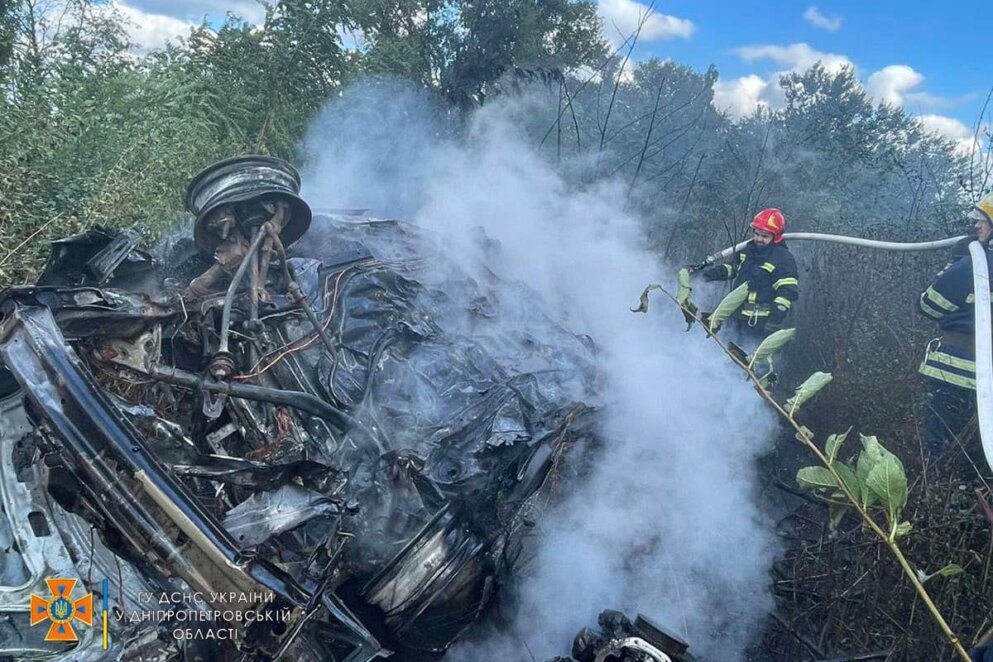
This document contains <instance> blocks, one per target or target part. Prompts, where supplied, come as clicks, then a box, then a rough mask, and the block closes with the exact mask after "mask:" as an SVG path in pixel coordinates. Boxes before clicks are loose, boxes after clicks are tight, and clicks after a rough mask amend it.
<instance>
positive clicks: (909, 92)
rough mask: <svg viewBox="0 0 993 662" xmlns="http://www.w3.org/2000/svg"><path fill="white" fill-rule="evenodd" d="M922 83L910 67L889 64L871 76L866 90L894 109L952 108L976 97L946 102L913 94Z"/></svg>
mask: <svg viewBox="0 0 993 662" xmlns="http://www.w3.org/2000/svg"><path fill="white" fill-rule="evenodd" d="M923 82H924V76H923V75H922V74H921V73H920V72H918V71H916V70H914V68H913V67H909V66H907V65H905V64H891V65H889V66H887V67H883V68H882V69H880V70H879V71H876V72H874V73H873V74H872V75H870V76H869V79H868V80H867V81H866V84H865V89H866V91H867V92H868V93H869V94H870V95H871V96H872V97H874V98H875V99H876V100H877V101H885V102H886V103H889V104H892V105H894V106H907V107H909V108H911V109H913V110H937V109H939V108H954V107H956V106H961V105H962V104H964V103H968V102H969V101H971V100H972V99H974V98H975V95H972V94H967V95H964V96H961V97H956V98H951V99H949V98H945V97H940V96H938V95H935V94H930V93H929V92H916V91H913V90H914V88H917V87H919V86H920V84H921V83H923ZM934 117H939V116H938V115H935V116H934Z"/></svg>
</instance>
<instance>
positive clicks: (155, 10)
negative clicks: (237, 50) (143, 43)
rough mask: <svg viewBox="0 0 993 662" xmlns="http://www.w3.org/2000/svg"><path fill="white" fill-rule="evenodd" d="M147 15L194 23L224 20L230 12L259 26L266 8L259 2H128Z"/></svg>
mask: <svg viewBox="0 0 993 662" xmlns="http://www.w3.org/2000/svg"><path fill="white" fill-rule="evenodd" d="M128 4H129V5H131V6H132V7H133V8H135V9H137V10H139V11H141V12H144V13H145V14H152V15H163V16H167V17H172V18H175V19H179V20H183V21H188V22H192V23H201V22H202V21H203V19H204V17H210V18H213V19H221V20H223V19H224V18H225V16H227V14H228V12H230V13H232V14H234V15H235V16H238V17H239V18H242V19H244V20H245V21H248V22H249V23H253V24H255V25H258V24H259V23H261V22H262V21H263V20H265V7H264V6H262V4H261V3H260V2H257V0H178V1H177V0H128Z"/></svg>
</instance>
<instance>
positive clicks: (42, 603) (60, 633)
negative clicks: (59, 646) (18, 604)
mask: <svg viewBox="0 0 993 662" xmlns="http://www.w3.org/2000/svg"><path fill="white" fill-rule="evenodd" d="M45 583H46V584H48V590H49V591H50V592H51V596H52V597H51V598H49V599H47V600H46V599H45V598H43V597H41V596H40V595H35V594H34V593H32V594H31V625H38V624H39V623H41V622H43V621H51V623H52V625H51V627H49V628H48V634H46V635H45V641H78V639H77V637H76V631H75V630H74V629H73V627H72V622H73V621H75V620H78V621H80V622H82V623H86V624H87V625H93V594H92V593H87V594H86V595H84V596H83V597H82V598H79V599H78V600H74V599H73V597H72V590H73V589H74V588H76V583H77V580H75V579H60V578H55V579H46V580H45Z"/></svg>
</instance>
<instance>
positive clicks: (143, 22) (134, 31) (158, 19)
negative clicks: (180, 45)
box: [113, 2, 194, 50]
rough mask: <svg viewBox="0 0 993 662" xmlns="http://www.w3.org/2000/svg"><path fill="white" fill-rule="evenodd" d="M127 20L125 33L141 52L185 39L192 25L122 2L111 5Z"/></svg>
mask: <svg viewBox="0 0 993 662" xmlns="http://www.w3.org/2000/svg"><path fill="white" fill-rule="evenodd" d="M113 6H114V7H115V8H116V9H117V10H118V11H120V12H121V13H122V14H123V15H124V18H125V19H127V25H126V28H127V33H128V37H129V38H130V39H131V41H132V43H134V44H135V46H136V47H138V48H140V49H143V50H151V49H154V48H162V47H163V46H165V44H166V42H167V41H170V40H172V41H175V40H176V39H177V38H178V37H186V36H188V35H189V33H190V28H192V27H194V24H193V23H191V22H189V21H183V20H180V19H178V18H174V17H172V16H167V15H165V14H152V13H148V12H145V11H142V10H141V9H137V8H135V7H132V6H130V5H126V4H124V3H123V2H118V3H115V4H114V5H113Z"/></svg>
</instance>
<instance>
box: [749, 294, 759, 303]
mask: <svg viewBox="0 0 993 662" xmlns="http://www.w3.org/2000/svg"><path fill="white" fill-rule="evenodd" d="M758 298H759V293H758V292H749V293H748V303H755V302H756V301H758Z"/></svg>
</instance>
